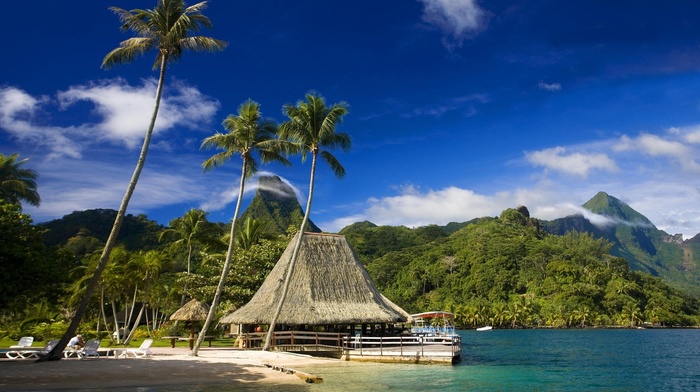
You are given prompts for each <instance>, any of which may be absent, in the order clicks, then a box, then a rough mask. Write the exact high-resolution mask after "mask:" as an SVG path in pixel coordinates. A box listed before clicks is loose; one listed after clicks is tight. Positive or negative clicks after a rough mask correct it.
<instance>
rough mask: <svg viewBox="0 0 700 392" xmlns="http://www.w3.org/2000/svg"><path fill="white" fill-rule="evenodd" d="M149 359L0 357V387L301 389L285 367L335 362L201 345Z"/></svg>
mask: <svg viewBox="0 0 700 392" xmlns="http://www.w3.org/2000/svg"><path fill="white" fill-rule="evenodd" d="M151 351H152V353H153V355H152V356H151V357H149V358H119V359H115V358H113V357H109V358H91V359H88V358H86V359H74V358H68V359H61V360H59V361H50V362H41V363H38V362H36V360H34V359H24V360H10V359H7V360H5V359H3V360H0V390H3V391H5V390H7V391H9V390H12V391H51V390H75V389H82V390H90V389H95V390H97V389H104V388H135V387H156V388H157V387H168V386H186V385H204V384H206V385H216V384H226V385H227V386H228V387H235V388H236V390H244V391H245V390H258V389H261V388H265V389H267V388H274V387H283V388H284V389H285V390H294V391H297V390H299V391H305V390H308V389H309V384H306V383H305V382H304V380H303V379H302V378H301V377H299V376H297V375H295V374H293V373H290V372H287V371H284V372H283V371H279V370H277V369H280V368H283V369H285V370H290V369H294V370H295V368H296V367H297V366H306V365H313V364H324V363H336V362H339V360H337V359H328V358H317V357H311V356H308V355H298V354H290V353H283V352H268V351H252V350H251V351H246V350H240V349H227V348H202V349H200V351H199V356H198V357H192V356H190V355H189V353H190V350H189V349H187V348H160V347H158V348H152V349H151Z"/></svg>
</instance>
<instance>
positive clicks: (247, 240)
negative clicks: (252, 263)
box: [236, 217, 273, 250]
mask: <svg viewBox="0 0 700 392" xmlns="http://www.w3.org/2000/svg"><path fill="white" fill-rule="evenodd" d="M267 227H268V222H266V221H262V220H258V219H253V218H251V217H247V218H246V220H245V221H244V222H243V225H242V226H241V230H240V231H239V232H238V233H237V234H236V243H237V244H238V247H239V248H241V249H245V250H249V249H250V248H251V247H252V246H253V245H255V244H257V243H258V242H260V240H261V239H264V238H267V239H270V238H272V237H273V235H272V234H270V233H269V232H268V231H267Z"/></svg>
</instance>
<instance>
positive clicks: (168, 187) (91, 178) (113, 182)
mask: <svg viewBox="0 0 700 392" xmlns="http://www.w3.org/2000/svg"><path fill="white" fill-rule="evenodd" d="M131 158H132V157H131V156H128V157H122V160H121V161H120V162H116V163H113V162H107V161H103V160H100V159H99V157H98V159H84V160H75V159H70V158H66V157H57V158H55V159H53V160H50V161H43V162H36V163H37V166H36V170H37V172H38V173H39V193H40V194H41V205H40V206H39V207H33V206H25V209H26V210H27V212H29V213H30V214H31V215H32V218H33V219H34V220H35V221H37V222H41V221H45V220H48V219H56V218H58V217H61V216H64V215H66V214H69V213H71V212H73V211H83V210H88V209H94V208H111V209H115V210H116V209H117V208H118V207H119V204H120V203H121V200H122V197H123V196H124V192H125V190H126V187H127V184H128V182H129V178H130V177H131V174H132V171H133V165H135V164H136V160H135V157H134V160H133V162H132V161H130V159H131ZM151 158H161V157H155V156H153V157H151ZM125 159H126V160H127V163H126V164H125V163H124V160H125ZM197 160H199V159H196V160H195V159H194V158H193V157H191V156H184V155H181V156H179V162H180V163H179V164H178V163H176V164H173V163H172V162H169V163H163V162H160V163H159V162H158V159H150V160H149V161H148V162H147V163H146V166H145V168H144V171H143V172H142V175H141V178H140V180H139V183H138V185H137V189H136V192H135V193H134V195H133V197H132V199H131V202H130V203H129V210H128V213H130V214H139V213H146V212H148V211H149V210H150V209H154V208H161V207H164V206H170V205H176V204H180V203H190V204H193V203H197V202H198V201H199V200H200V198H201V195H203V194H205V192H206V189H207V185H209V184H208V183H207V182H205V181H203V179H202V177H201V175H202V173H201V169H200V168H199V167H197V166H196V165H189V164H184V162H192V161H197Z"/></svg>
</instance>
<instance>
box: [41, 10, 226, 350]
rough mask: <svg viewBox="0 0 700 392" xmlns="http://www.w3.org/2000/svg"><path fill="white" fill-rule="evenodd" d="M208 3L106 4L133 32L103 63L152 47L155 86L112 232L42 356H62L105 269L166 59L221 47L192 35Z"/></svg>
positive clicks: (139, 166) (206, 23)
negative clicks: (126, 6)
mask: <svg viewBox="0 0 700 392" xmlns="http://www.w3.org/2000/svg"><path fill="white" fill-rule="evenodd" d="M206 5H207V2H206V1H202V2H200V3H197V4H195V5H192V6H189V7H188V6H187V5H186V4H185V2H184V1H183V0H159V1H158V4H157V5H156V7H155V8H154V9H152V10H142V9H134V10H131V11H127V10H124V9H121V8H117V7H111V8H110V10H112V11H113V12H114V13H115V14H117V16H118V17H119V19H120V20H121V21H122V22H123V24H122V27H121V28H122V30H131V31H133V32H134V33H135V35H136V36H135V37H133V38H129V39H127V40H125V41H122V42H121V43H120V44H119V47H118V48H116V49H114V50H112V51H111V52H109V53H107V55H106V56H105V58H104V59H103V60H102V67H103V68H106V69H109V68H112V67H113V66H115V65H117V64H123V63H129V62H131V61H133V60H134V59H135V58H136V57H138V56H140V55H142V54H144V53H146V52H148V51H149V50H151V49H156V50H157V54H156V59H155V62H154V65H153V68H154V69H156V68H159V69H160V72H159V76H158V87H157V89H156V100H155V106H154V108H153V114H152V115H151V120H150V123H149V124H148V129H147V130H146V136H145V138H144V140H143V146H142V147H141V153H140V155H139V159H138V161H137V163H136V168H135V169H134V173H133V174H132V176H131V180H130V182H129V185H128V186H127V188H126V193H125V194H124V198H123V199H122V202H121V205H120V207H119V211H118V212H117V217H116V218H115V220H114V225H113V226H112V231H111V232H110V234H109V237H108V238H107V243H106V244H105V247H104V249H103V251H102V255H101V257H100V261H99V263H98V265H97V269H96V270H95V275H94V276H93V277H92V279H91V280H90V283H89V284H88V287H87V289H86V291H85V297H83V299H82V301H81V302H80V305H79V306H78V309H77V311H76V314H75V316H74V317H73V319H72V320H71V323H70V325H69V326H68V329H67V330H66V333H65V334H64V335H63V337H62V338H61V340H60V341H59V342H58V344H57V345H56V346H55V347H54V349H53V350H51V352H49V353H48V354H47V355H45V356H44V357H43V358H42V359H43V360H46V359H48V360H59V359H61V357H62V356H63V355H62V354H63V349H64V348H65V347H66V345H67V344H68V340H69V339H70V338H71V337H72V336H73V334H75V332H76V331H77V330H78V325H79V324H80V321H81V320H82V318H83V315H84V314H85V310H86V309H87V306H88V302H89V301H90V297H91V296H92V293H93V292H94V291H95V288H96V287H97V283H98V281H99V278H100V274H101V273H102V270H104V267H105V265H106V264H107V261H108V260H109V254H110V253H111V251H112V248H113V247H114V244H115V243H116V241H117V235H118V234H119V229H121V225H122V222H123V220H124V215H126V209H127V207H128V205H129V200H131V195H132V194H133V193H134V189H136V183H137V182H138V179H139V176H140V175H141V171H142V170H143V166H144V164H145V163H146V155H147V153H148V146H149V144H150V142H151V135H152V134H153V127H154V126H155V123H156V118H157V117H158V108H159V107H160V99H161V96H162V93H163V84H164V82H165V70H166V68H167V65H168V63H169V62H174V61H176V60H178V59H179V58H180V57H181V56H182V53H183V52H184V51H185V50H193V51H210V52H212V51H217V50H222V49H223V48H224V47H226V42H224V41H221V40H217V39H214V38H210V37H204V36H199V35H191V34H192V33H196V32H198V31H199V30H200V29H202V28H210V27H211V25H212V24H211V21H210V20H209V18H207V17H206V16H205V15H204V14H202V11H203V10H204V9H205V8H206Z"/></svg>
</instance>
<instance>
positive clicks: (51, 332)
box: [31, 321, 68, 341]
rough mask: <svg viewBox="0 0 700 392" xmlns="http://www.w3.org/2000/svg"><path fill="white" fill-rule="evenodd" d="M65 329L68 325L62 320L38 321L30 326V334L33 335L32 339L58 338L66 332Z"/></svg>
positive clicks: (46, 339)
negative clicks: (51, 321) (32, 326)
mask: <svg viewBox="0 0 700 392" xmlns="http://www.w3.org/2000/svg"><path fill="white" fill-rule="evenodd" d="M66 329H68V325H67V324H66V323H65V322H64V321H56V322H53V323H38V324H37V325H35V326H34V328H32V330H31V335H32V336H34V340H37V341H48V340H51V339H58V338H60V337H61V336H63V334H64V333H66Z"/></svg>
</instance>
